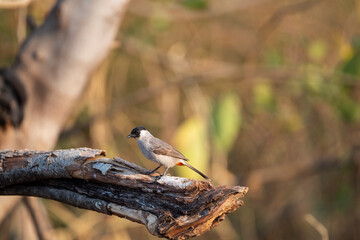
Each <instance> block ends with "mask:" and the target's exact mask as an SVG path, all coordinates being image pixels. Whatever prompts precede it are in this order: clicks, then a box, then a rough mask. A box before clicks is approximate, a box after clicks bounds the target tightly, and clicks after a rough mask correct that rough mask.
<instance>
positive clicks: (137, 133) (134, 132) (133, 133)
mask: <svg viewBox="0 0 360 240" xmlns="http://www.w3.org/2000/svg"><path fill="white" fill-rule="evenodd" d="M141 130H146V128H144V127H142V126H140V127H136V128H134V129H133V130H132V131H131V133H130V134H129V135H128V136H127V137H128V138H131V137H132V138H138V137H140V132H141Z"/></svg>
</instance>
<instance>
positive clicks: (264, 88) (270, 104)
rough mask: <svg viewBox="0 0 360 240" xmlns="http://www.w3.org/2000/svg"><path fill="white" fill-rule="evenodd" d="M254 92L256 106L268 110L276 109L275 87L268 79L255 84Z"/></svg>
mask: <svg viewBox="0 0 360 240" xmlns="http://www.w3.org/2000/svg"><path fill="white" fill-rule="evenodd" d="M253 94H254V102H255V105H256V107H258V108H262V109H265V110H268V111H273V110H275V107H276V103H275V96H274V93H273V89H272V87H271V85H270V84H269V83H268V82H267V81H266V79H265V80H264V81H260V82H259V83H257V84H256V85H255V86H254V89H253Z"/></svg>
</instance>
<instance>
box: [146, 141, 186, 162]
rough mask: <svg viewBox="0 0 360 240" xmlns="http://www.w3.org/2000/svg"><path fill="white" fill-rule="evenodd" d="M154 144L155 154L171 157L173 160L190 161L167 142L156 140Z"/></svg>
mask: <svg viewBox="0 0 360 240" xmlns="http://www.w3.org/2000/svg"><path fill="white" fill-rule="evenodd" d="M152 144H153V147H154V148H153V152H154V153H155V154H158V155H165V156H170V157H173V158H178V159H183V160H186V161H188V159H187V158H186V157H185V156H184V155H183V154H182V153H181V152H179V151H178V150H176V149H175V148H173V147H172V146H170V145H169V144H167V143H166V142H164V141H162V140H160V139H158V138H157V139H154V142H153V143H152Z"/></svg>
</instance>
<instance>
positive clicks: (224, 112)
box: [213, 92, 241, 152]
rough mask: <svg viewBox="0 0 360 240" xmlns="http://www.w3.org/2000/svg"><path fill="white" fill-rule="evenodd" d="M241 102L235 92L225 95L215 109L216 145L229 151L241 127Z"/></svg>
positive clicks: (214, 129) (214, 132)
mask: <svg viewBox="0 0 360 240" xmlns="http://www.w3.org/2000/svg"><path fill="white" fill-rule="evenodd" d="M240 108H241V102H240V98H239V97H238V96H237V95H236V94H235V93H231V92H229V93H226V94H225V95H223V96H222V97H221V98H220V99H219V101H218V102H217V104H215V108H214V111H213V121H214V128H213V138H214V140H215V143H216V147H218V148H220V149H221V150H222V151H224V152H228V151H230V150H231V148H232V147H233V145H234V143H235V140H236V138H237V136H238V134H239V130H240V128H241V109H240Z"/></svg>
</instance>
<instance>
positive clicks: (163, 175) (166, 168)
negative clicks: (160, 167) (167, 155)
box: [162, 167, 169, 176]
mask: <svg viewBox="0 0 360 240" xmlns="http://www.w3.org/2000/svg"><path fill="white" fill-rule="evenodd" d="M168 169H169V168H168V167H167V168H166V169H165V171H164V173H163V174H162V176H165V174H166V172H167V170H168Z"/></svg>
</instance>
